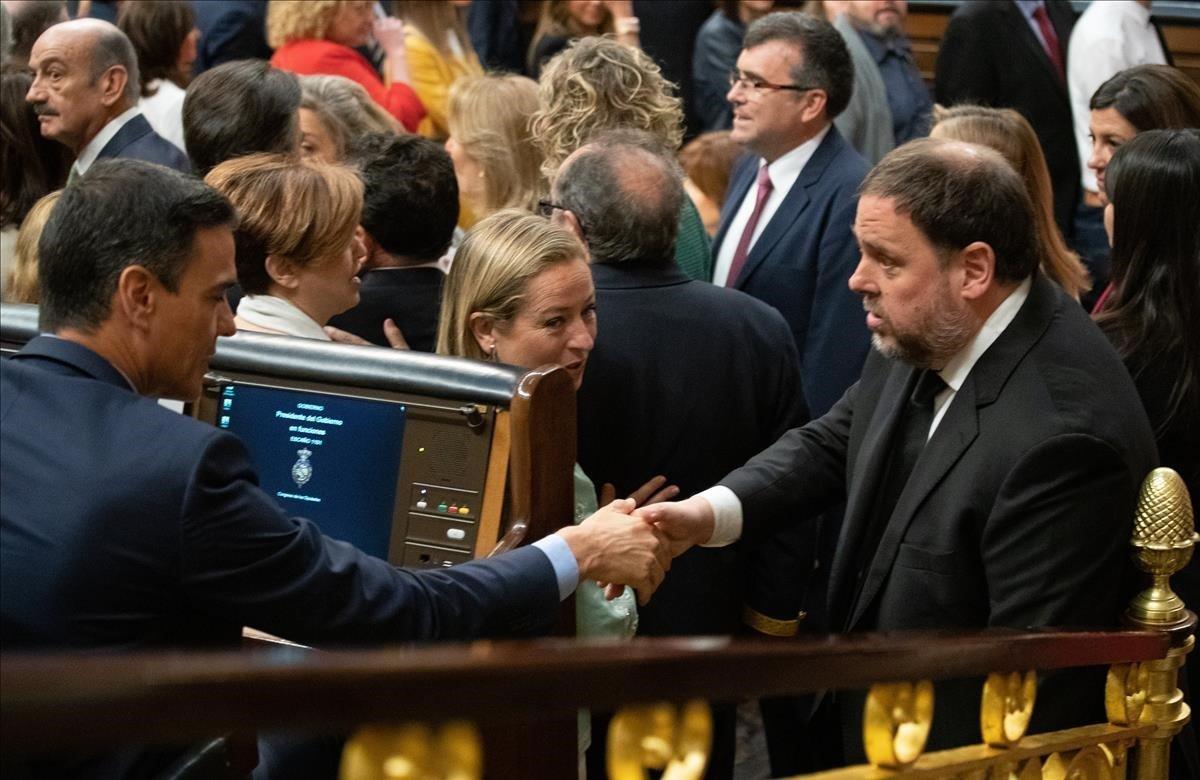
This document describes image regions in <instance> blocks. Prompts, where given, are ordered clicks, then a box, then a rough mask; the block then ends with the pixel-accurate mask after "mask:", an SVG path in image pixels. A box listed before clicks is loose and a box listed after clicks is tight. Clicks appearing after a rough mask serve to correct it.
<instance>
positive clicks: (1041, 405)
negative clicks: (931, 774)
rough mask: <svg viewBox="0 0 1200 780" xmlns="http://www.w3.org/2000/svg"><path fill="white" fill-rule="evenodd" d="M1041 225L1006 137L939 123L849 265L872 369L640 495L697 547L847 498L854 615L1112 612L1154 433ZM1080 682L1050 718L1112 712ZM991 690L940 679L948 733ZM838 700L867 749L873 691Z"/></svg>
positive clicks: (1099, 621) (841, 566) (842, 562)
mask: <svg viewBox="0 0 1200 780" xmlns="http://www.w3.org/2000/svg"><path fill="white" fill-rule="evenodd" d="M1032 225H1033V206H1032V203H1031V201H1030V199H1029V196H1028V194H1027V193H1026V191H1025V188H1024V186H1023V184H1022V182H1021V179H1020V177H1019V176H1018V175H1017V174H1016V173H1015V172H1014V171H1013V170H1012V169H1011V168H1010V167H1009V166H1008V165H1007V164H1006V163H1005V161H1004V160H1003V158H1001V157H1000V156H999V155H998V154H996V153H995V152H993V151H991V150H988V149H984V148H982V147H978V146H973V145H970V144H963V143H957V142H949V141H940V140H932V139H921V140H917V141H911V142H909V143H908V144H906V145H905V146H904V147H901V148H900V149H897V150H895V151H893V152H891V153H890V154H888V155H887V156H886V157H884V159H883V160H882V161H881V162H880V163H879V165H878V166H876V167H875V168H874V169H873V170H872V171H871V173H870V174H868V176H867V178H866V180H865V181H864V182H863V186H862V188H861V194H860V200H859V204H858V213H857V217H856V219H855V224H854V232H855V235H856V237H857V240H858V245H859V247H860V249H861V253H862V258H861V260H860V261H859V264H858V267H857V269H856V270H855V271H854V274H853V276H851V277H850V283H849V284H850V288H851V289H852V290H853V291H854V292H856V293H858V294H859V295H861V296H862V298H863V303H864V306H865V308H866V310H867V312H868V313H867V316H866V324H867V327H868V328H870V330H871V333H872V343H873V346H874V350H873V351H872V354H871V356H870V357H869V358H868V359H867V362H866V366H865V367H864V368H863V374H862V378H861V379H860V380H859V381H858V382H857V383H856V384H855V385H854V386H852V387H851V388H850V389H849V390H848V391H847V392H846V394H845V395H844V396H843V397H842V399H841V400H840V401H838V402H837V404H836V405H834V407H833V409H832V410H830V411H829V413H827V414H826V415H825V416H823V417H821V418H820V419H817V420H814V421H812V422H811V423H809V424H808V425H805V426H804V427H802V428H796V429H794V430H792V431H789V432H788V433H787V434H785V435H784V436H783V437H782V438H780V439H779V441H777V442H776V443H775V444H773V445H772V446H771V447H769V448H767V449H766V450H764V451H763V452H762V453H760V454H759V455H757V456H756V457H754V458H753V459H751V460H750V461H749V462H748V463H747V464H746V465H745V466H743V467H742V468H740V469H737V470H735V471H733V472H732V473H730V474H729V475H727V476H726V477H725V478H724V479H722V480H721V481H720V483H719V484H718V485H717V486H716V487H713V488H710V489H708V490H706V491H703V492H701V493H699V494H698V495H696V496H693V497H692V498H690V499H687V500H686V501H682V502H678V503H675V504H657V505H655V506H654V507H647V508H645V509H643V510H641V513H642V514H643V515H644V516H647V517H650V518H652V519H654V520H655V521H656V522H657V523H658V525H659V527H660V528H662V529H663V530H664V531H666V533H667V535H668V537H670V538H671V539H672V540H673V543H674V549H675V551H678V550H681V549H685V548H686V547H688V546H690V545H693V544H706V545H710V546H711V545H722V544H727V543H729V542H732V541H733V540H735V539H738V538H745V539H748V540H754V539H761V538H763V537H764V536H767V537H769V536H771V535H773V534H775V533H778V532H780V531H781V530H786V529H785V528H784V527H783V524H780V527H775V528H772V527H771V523H769V522H766V521H765V519H766V518H778V517H789V516H799V517H801V518H804V517H812V516H815V515H817V514H818V513H820V512H822V511H823V510H825V509H827V508H828V507H830V506H831V505H834V504H836V503H838V502H841V501H845V503H846V513H845V521H844V523H843V526H842V530H841V535H840V537H839V539H838V545H837V551H836V554H835V555H834V558H833V561H832V567H831V573H830V578H831V581H830V584H829V596H828V602H829V604H828V609H829V618H830V622H831V624H832V625H833V626H834V629H835V630H840V631H847V632H849V631H892V630H898V629H934V628H940V629H952V630H953V629H957V630H966V629H975V628H987V627H993V626H1004V627H1013V628H1028V627H1034V626H1073V625H1074V626H1103V625H1114V624H1115V623H1116V621H1117V618H1118V616H1119V614H1120V612H1121V609H1122V608H1123V606H1124V604H1125V598H1126V596H1127V595H1128V594H1127V593H1126V592H1125V589H1124V587H1123V583H1122V580H1123V577H1122V574H1123V573H1126V572H1128V571H1129V564H1128V560H1127V556H1126V552H1125V550H1126V545H1127V543H1128V539H1129V536H1130V533H1131V530H1132V524H1133V517H1134V510H1135V505H1136V500H1137V492H1138V487H1139V485H1140V482H1141V480H1142V478H1143V477H1144V476H1145V475H1146V474H1147V473H1148V472H1149V471H1150V470H1151V469H1152V468H1153V467H1154V465H1155V463H1156V461H1157V456H1156V453H1155V447H1154V439H1153V436H1152V435H1151V432H1150V427H1149V423H1148V422H1147V420H1146V415H1145V412H1144V411H1143V410H1142V407H1141V403H1140V401H1139V398H1138V395H1137V392H1136V390H1135V389H1134V387H1133V383H1132V381H1131V380H1130V378H1129V375H1128V374H1127V373H1126V371H1125V370H1124V368H1123V366H1122V365H1121V361H1120V359H1119V358H1118V357H1117V355H1116V353H1115V352H1114V351H1113V349H1112V348H1111V347H1110V346H1109V344H1108V343H1107V341H1106V340H1105V339H1104V337H1103V335H1102V334H1101V333H1100V331H1099V330H1098V329H1097V328H1096V327H1095V326H1094V324H1093V323H1092V322H1091V321H1090V320H1089V319H1088V317H1087V315H1086V314H1085V313H1084V311H1083V309H1082V308H1080V306H1079V305H1078V304H1077V303H1076V302H1075V301H1074V300H1072V299H1070V298H1069V297H1067V296H1066V295H1065V294H1064V293H1063V292H1062V291H1061V290H1059V289H1058V288H1057V287H1056V286H1055V285H1053V284H1052V283H1051V282H1049V281H1048V280H1046V279H1045V278H1043V277H1042V276H1041V275H1040V274H1039V273H1038V270H1037V269H1038V259H1039V257H1038V249H1037V243H1036V239H1035V236H1034V230H1033V229H1032ZM781 509H783V510H785V511H780V510H781ZM800 522H805V520H803V519H802V520H800ZM1077 682H1078V681H1077V680H1069V679H1067V677H1066V676H1065V675H1064V676H1060V677H1058V678H1057V679H1056V680H1055V681H1054V684H1053V685H1050V684H1044V685H1043V686H1042V687H1041V689H1040V690H1039V697H1038V708H1037V710H1036V711H1035V713H1034V721H1035V722H1034V724H1033V727H1032V728H1031V731H1033V732H1038V731H1043V730H1050V729H1051V728H1054V727H1061V726H1063V725H1065V724H1071V723H1073V722H1078V721H1079V720H1082V719H1090V718H1093V717H1094V718H1095V720H1094V721H1090V722H1096V721H1101V720H1103V710H1100V711H1099V712H1098V713H1096V712H1092V711H1091V710H1090V709H1089V708H1090V707H1092V706H1093V705H1099V704H1101V701H1100V697H1098V696H1091V697H1089V696H1087V695H1084V696H1070V695H1068V696H1059V695H1056V694H1062V693H1063V691H1062V690H1061V688H1062V687H1068V686H1074V685H1075V684H1077ZM1054 686H1058V687H1059V688H1060V689H1059V690H1058V691H1056V692H1055V693H1051V692H1050V691H1049V690H1048V688H1049V687H1054ZM1101 689H1102V686H1100V685H1098V684H1097V686H1096V687H1095V688H1094V689H1092V690H1095V691H1098V690H1101ZM980 690H981V686H980V685H977V684H976V682H975V681H949V682H947V683H939V684H938V693H937V708H938V713H939V714H938V717H937V718H936V719H935V720H934V724H933V731H932V732H931V735H930V747H931V748H944V747H948V746H951V745H959V744H967V743H974V742H978V741H979V731H978V723H979V720H978V712H979V710H978V702H979V692H980ZM1070 690H1071V691H1072V692H1074V690H1075V688H1074V687H1071V688H1070ZM1043 693H1044V694H1046V695H1044V696H1043V695H1042V694H1043ZM838 699H839V701H838V709H839V710H840V714H841V717H842V718H843V721H842V722H843V728H842V733H843V734H848V735H851V739H850V740H848V743H851V744H847V746H846V747H847V748H848V749H850V750H853V749H858V750H861V747H860V746H858V745H857V739H855V738H854V736H853V735H855V734H857V733H860V732H859V731H858V729H857V728H854V727H853V726H848V724H850V723H852V722H854V720H855V718H856V717H857V716H858V715H859V714H860V707H861V698H860V697H855V696H853V695H851V696H845V695H843V694H841V693H839V694H838ZM859 722H861V721H859ZM835 741H836V739H835ZM847 757H848V758H849V759H850V760H851V761H853V759H854V755H849V756H847Z"/></svg>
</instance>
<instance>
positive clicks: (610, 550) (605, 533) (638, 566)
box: [557, 499, 671, 604]
mask: <svg viewBox="0 0 1200 780" xmlns="http://www.w3.org/2000/svg"><path fill="white" fill-rule="evenodd" d="M635 506H636V504H634V502H633V501H631V500H629V499H622V500H620V501H614V502H612V503H611V504H609V505H608V506H606V507H604V508H602V509H601V510H600V511H599V512H596V513H595V514H594V515H592V516H590V517H588V518H587V519H586V520H584V521H583V522H582V523H580V524H579V525H574V526H568V527H566V528H560V529H559V530H558V532H557V533H558V535H559V536H561V537H562V538H563V540H564V541H565V542H566V543H567V545H568V546H569V547H570V548H571V552H572V553H574V554H575V560H576V561H577V562H578V563H579V579H580V580H599V581H600V582H606V583H618V584H621V585H629V586H630V587H632V588H633V589H634V590H635V591H636V592H637V597H638V603H640V604H645V603H646V602H648V601H649V600H650V595H651V594H652V593H654V591H655V590H656V589H657V588H658V586H659V585H660V584H661V583H662V581H663V577H665V576H666V571H667V569H669V568H671V555H670V553H669V552H668V550H667V540H666V538H665V537H664V536H663V535H662V534H661V533H660V532H659V531H658V530H657V529H656V528H655V527H654V526H653V525H651V524H650V523H648V522H646V521H645V520H642V519H640V518H637V517H631V516H630V515H629V512H631V511H633V508H634V507H635Z"/></svg>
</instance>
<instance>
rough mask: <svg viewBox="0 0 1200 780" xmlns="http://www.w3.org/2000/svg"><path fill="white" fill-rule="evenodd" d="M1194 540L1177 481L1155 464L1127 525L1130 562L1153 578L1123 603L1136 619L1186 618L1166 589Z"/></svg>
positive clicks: (1188, 506) (1168, 621) (1188, 507)
mask: <svg viewBox="0 0 1200 780" xmlns="http://www.w3.org/2000/svg"><path fill="white" fill-rule="evenodd" d="M1197 541H1200V535H1198V534H1197V533H1196V530H1195V527H1194V525H1193V516H1192V503H1191V499H1190V497H1189V496H1188V490H1187V486H1186V485H1184V483H1183V479H1182V478H1181V477H1180V476H1179V474H1178V473H1176V472H1175V471H1174V470H1172V469H1168V468H1157V469H1155V470H1154V471H1152V472H1150V474H1149V476H1147V477H1146V479H1145V480H1144V481H1143V482H1142V491H1141V495H1140V496H1139V497H1138V508H1137V515H1136V517H1135V519H1134V524H1133V540H1132V544H1133V547H1134V562H1135V563H1137V566H1138V568H1139V569H1141V570H1142V571H1144V572H1146V573H1147V574H1149V575H1150V576H1151V577H1152V578H1153V583H1152V584H1151V586H1150V587H1149V588H1147V589H1146V590H1144V591H1142V592H1141V593H1140V594H1138V596H1137V598H1135V599H1134V600H1133V603H1132V604H1131V605H1130V607H1129V616H1130V617H1131V618H1132V619H1133V620H1134V621H1136V622H1138V623H1142V624H1151V625H1155V626H1162V627H1169V626H1172V625H1175V624H1178V623H1181V622H1183V621H1184V620H1186V610H1185V607H1184V604H1183V600H1182V599H1180V598H1179V596H1177V595H1175V593H1174V592H1173V591H1172V590H1171V582H1170V579H1171V575H1172V574H1174V573H1175V572H1177V571H1179V570H1180V569H1182V568H1183V567H1184V566H1186V565H1187V563H1188V561H1190V560H1191V558H1192V551H1193V549H1194V548H1195V546H1196V543H1197Z"/></svg>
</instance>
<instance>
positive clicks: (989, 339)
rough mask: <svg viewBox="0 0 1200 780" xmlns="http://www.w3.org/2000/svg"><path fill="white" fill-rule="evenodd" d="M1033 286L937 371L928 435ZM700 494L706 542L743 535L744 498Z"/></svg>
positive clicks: (726, 492) (1014, 295)
mask: <svg viewBox="0 0 1200 780" xmlns="http://www.w3.org/2000/svg"><path fill="white" fill-rule="evenodd" d="M1032 286H1033V279H1026V280H1025V281H1023V282H1021V284H1019V285H1017V288H1016V289H1015V290H1013V291H1012V292H1011V293H1009V295H1008V297H1007V298H1005V299H1004V300H1003V301H1002V302H1001V303H1000V305H999V306H997V307H996V309H995V311H993V312H992V313H991V314H990V315H989V316H988V318H987V319H986V320H984V322H983V326H982V327H980V329H979V332H978V333H976V334H975V336H974V337H973V338H972V339H971V341H970V343H968V344H967V346H965V347H963V348H962V349H961V350H959V352H958V354H956V355H955V356H954V357H952V358H950V360H949V361H947V363H946V366H945V367H944V368H943V369H942V370H940V371H938V376H940V377H941V378H942V381H943V382H945V383H946V389H945V390H943V391H942V392H940V393H938V394H937V395H936V396H934V399H933V421H932V422H931V423H930V425H929V436H933V433H934V431H936V430H937V428H938V425H939V424H941V422H942V417H944V416H945V415H946V410H947V409H949V408H950V404H951V403H952V402H953V401H954V397H955V396H956V395H957V394H958V391H959V390H960V389H961V388H962V386H963V382H965V381H966V379H967V377H968V376H969V375H970V374H971V369H972V368H974V367H975V364H976V363H977V362H979V358H981V357H983V354H984V353H985V352H987V351H988V348H989V347H991V346H992V344H993V343H995V341H996V339H998V338H999V337H1000V334H1001V333H1003V332H1004V331H1005V329H1006V328H1008V326H1009V325H1011V324H1012V321H1013V320H1014V319H1016V316H1017V312H1019V311H1020V310H1021V307H1022V306H1023V305H1024V304H1025V299H1026V298H1028V297H1029V289H1030V288H1031V287H1032ZM697 495H699V496H700V497H702V498H703V499H704V500H705V501H707V502H708V503H709V505H710V506H712V509H713V520H714V524H713V534H712V536H711V537H710V538H709V540H708V541H707V542H705V543H704V545H703V546H704V547H724V546H725V545H727V544H732V543H733V542H736V541H737V540H738V539H740V538H741V536H742V501H741V499H739V498H738V497H737V495H736V494H735V493H734V492H733V491H732V490H730V489H729V488H727V487H725V486H724V485H714V486H713V487H710V488H709V489H708V490H704V491H701V492H700V493H697Z"/></svg>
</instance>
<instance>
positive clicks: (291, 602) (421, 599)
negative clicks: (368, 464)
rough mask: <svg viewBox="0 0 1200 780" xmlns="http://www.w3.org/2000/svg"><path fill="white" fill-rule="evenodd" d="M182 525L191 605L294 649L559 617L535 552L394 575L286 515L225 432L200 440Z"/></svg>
mask: <svg viewBox="0 0 1200 780" xmlns="http://www.w3.org/2000/svg"><path fill="white" fill-rule="evenodd" d="M182 517H183V520H182V523H181V526H180V539H179V545H180V551H179V561H180V566H181V569H182V571H181V572H180V581H181V582H182V583H183V586H184V590H185V592H186V594H187V596H188V597H189V598H190V599H191V601H192V602H193V605H194V606H195V607H196V608H198V609H200V610H202V611H207V612H210V613H211V614H213V615H215V616H218V617H220V618H223V619H227V620H229V619H232V620H236V621H239V622H241V623H242V624H243V625H248V626H252V627H255V628H259V629H262V630H264V631H269V632H271V633H273V634H278V635H280V636H284V637H286V638H288V639H292V640H295V641H300V642H307V643H351V642H379V641H388V640H390V641H398V640H427V639H469V638H474V637H481V636H506V635H507V636H511V635H533V634H537V633H543V632H546V631H548V630H549V629H550V628H552V626H553V624H554V621H555V619H556V617H557V613H558V602H559V586H558V582H557V579H556V577H555V571H554V568H553V567H552V565H551V564H550V561H549V560H548V559H547V557H546V554H545V553H543V552H542V551H541V550H539V549H536V548H533V547H525V548H522V549H520V550H516V551H514V552H511V553H508V554H506V555H502V556H498V557H496V558H493V559H489V560H485V561H473V562H470V563H466V564H463V565H461V566H457V567H455V568H453V569H434V570H424V571H407V570H404V569H398V568H395V567H393V566H391V565H389V564H388V563H386V562H385V561H382V560H379V559H376V558H372V557H370V556H368V555H366V554H365V553H362V552H360V551H359V550H357V549H355V548H354V547H353V546H351V545H349V544H346V543H344V542H339V541H336V540H333V539H329V538H327V537H325V536H323V535H322V534H321V533H320V531H319V530H318V529H317V527H316V526H315V525H314V524H313V523H312V522H311V521H309V520H305V519H303V518H295V517H288V516H287V515H286V514H285V513H284V512H283V510H282V509H281V508H280V507H279V506H278V505H277V504H276V503H275V501H274V500H273V499H272V498H271V497H270V496H268V495H267V494H266V493H264V492H263V491H262V490H261V489H259V487H258V484H257V477H256V476H255V474H254V471H253V469H252V467H251V466H250V462H249V459H248V456H247V454H246V451H245V449H244V447H243V446H242V444H241V442H240V441H238V440H237V438H236V437H234V436H232V435H229V434H227V433H223V432H214V434H213V436H212V438H210V439H209V440H208V442H207V446H206V448H205V451H204V452H203V454H202V455H201V457H200V458H199V460H198V462H197V466H196V469H195V472H194V474H193V475H192V478H191V480H190V484H189V487H188V490H187V493H186V496H185V498H184V506H183V512H182Z"/></svg>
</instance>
